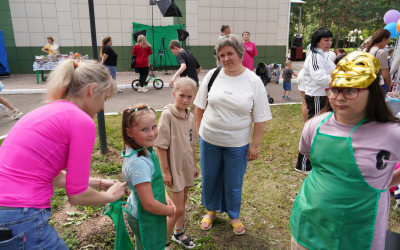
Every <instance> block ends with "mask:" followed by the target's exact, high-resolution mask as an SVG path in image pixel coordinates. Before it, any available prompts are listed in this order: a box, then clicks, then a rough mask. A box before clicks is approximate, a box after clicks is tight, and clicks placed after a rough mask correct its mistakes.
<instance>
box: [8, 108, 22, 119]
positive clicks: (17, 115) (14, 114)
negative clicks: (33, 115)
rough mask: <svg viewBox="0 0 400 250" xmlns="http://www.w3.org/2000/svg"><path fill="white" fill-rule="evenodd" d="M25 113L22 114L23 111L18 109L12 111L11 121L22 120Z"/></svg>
mask: <svg viewBox="0 0 400 250" xmlns="http://www.w3.org/2000/svg"><path fill="white" fill-rule="evenodd" d="M23 114H24V113H22V112H21V111H19V110H18V109H14V110H13V111H12V115H11V116H10V118H9V119H10V120H18V119H19V118H21V116H22V115H23Z"/></svg>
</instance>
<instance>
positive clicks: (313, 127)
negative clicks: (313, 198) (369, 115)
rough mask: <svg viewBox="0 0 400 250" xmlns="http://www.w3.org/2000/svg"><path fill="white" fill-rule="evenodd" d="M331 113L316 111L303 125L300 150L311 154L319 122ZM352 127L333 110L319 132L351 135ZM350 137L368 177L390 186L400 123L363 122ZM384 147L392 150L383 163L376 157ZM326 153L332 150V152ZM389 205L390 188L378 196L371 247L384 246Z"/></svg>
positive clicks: (399, 153) (398, 151) (379, 186)
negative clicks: (316, 113)
mask: <svg viewBox="0 0 400 250" xmlns="http://www.w3.org/2000/svg"><path fill="white" fill-rule="evenodd" d="M328 114H329V113H325V114H321V115H317V116H315V117H314V118H312V119H310V120H309V121H308V122H307V123H306V124H305V125H304V129H303V133H302V135H301V139H300V147H299V151H300V153H302V154H304V155H310V150H311V146H312V142H313V140H314V137H315V134H316V131H317V127H318V124H319V123H320V122H321V121H322V120H323V119H324V118H326V116H327V115H328ZM353 128H354V125H346V124H342V123H339V122H338V121H336V119H335V115H334V114H333V115H332V116H331V117H330V118H329V119H328V120H326V121H325V122H324V123H323V124H322V125H321V127H320V130H319V132H320V133H324V134H328V135H333V136H340V137H348V136H349V134H350V131H351V130H352V129H353ZM351 140H352V146H353V152H354V158H355V161H356V164H357V166H358V169H359V170H360V173H361V175H362V176H363V177H364V179H365V181H366V182H367V183H368V184H369V185H370V186H372V187H373V188H376V189H380V190H383V189H386V188H388V187H389V183H390V182H391V180H392V178H393V170H394V167H395V165H396V163H397V162H398V161H400V144H399V141H400V123H392V122H386V123H382V122H369V123H365V124H362V125H361V126H359V127H358V128H356V129H355V130H354V132H353V133H352V134H351ZM382 151H386V152H389V154H390V156H389V159H388V160H383V163H386V165H385V166H383V167H382V165H381V163H379V162H378V161H377V158H380V159H381V157H378V154H379V153H380V152H382ZM326 153H327V154H329V152H326ZM338 161H340V159H338ZM378 167H379V168H378ZM389 208H390V193H389V191H387V192H383V193H382V194H381V196H380V198H379V202H378V211H377V216H376V220H375V230H374V237H373V241H372V245H371V249H384V248H385V235H386V229H387V223H388V216H389ZM321 209H323V208H321Z"/></svg>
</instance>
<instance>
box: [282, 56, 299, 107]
mask: <svg viewBox="0 0 400 250" xmlns="http://www.w3.org/2000/svg"><path fill="white" fill-rule="evenodd" d="M292 75H294V76H297V74H296V73H294V72H293V70H292V61H290V60H286V62H285V69H284V70H283V72H282V77H283V96H282V98H283V99H286V100H288V101H290V100H292V99H290V97H289V93H290V91H291V90H292Z"/></svg>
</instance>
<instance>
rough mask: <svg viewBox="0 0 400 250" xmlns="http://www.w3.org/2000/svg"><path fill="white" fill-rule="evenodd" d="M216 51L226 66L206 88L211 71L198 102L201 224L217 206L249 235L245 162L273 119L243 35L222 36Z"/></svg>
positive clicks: (238, 230) (255, 151)
mask: <svg viewBox="0 0 400 250" xmlns="http://www.w3.org/2000/svg"><path fill="white" fill-rule="evenodd" d="M215 49H216V53H217V57H218V60H219V61H220V63H221V66H222V69H221V71H220V72H219V74H218V75H217V77H216V78H215V81H214V83H213V85H212V87H211V88H210V91H208V83H209V81H210V79H211V76H212V75H213V73H214V72H215V69H214V70H210V72H209V73H208V74H207V75H206V76H205V78H204V80H203V84H202V85H201V86H200V89H199V91H198V93H197V96H196V99H195V101H194V104H195V105H196V106H197V110H196V125H197V129H198V130H199V134H200V158H201V162H200V163H201V173H202V204H203V205H204V206H205V208H206V210H207V214H206V215H205V216H204V218H203V220H202V221H201V228H202V229H203V230H209V229H211V227H212V223H213V221H214V219H215V218H216V210H219V211H220V212H227V213H228V215H229V218H230V223H231V224H232V227H233V232H234V233H235V234H237V235H241V234H244V233H245V227H244V225H243V224H242V222H241V221H240V219H239V213H240V204H241V194H242V183H243V177H244V173H245V171H246V166H247V161H252V160H255V159H257V157H258V153H259V148H258V147H259V144H260V140H261V137H262V135H263V132H264V128H265V122H266V121H267V120H269V119H271V118H272V117H271V111H270V108H269V104H268V98H267V92H266V90H265V87H264V85H263V83H262V81H261V79H260V78H259V77H258V76H257V75H256V74H255V73H254V72H252V71H250V70H249V69H247V68H245V67H244V66H243V65H242V60H243V55H244V48H243V44H242V41H241V39H240V38H239V37H237V36H235V35H227V36H224V37H222V38H221V39H219V40H218V42H217V44H216V45H215ZM253 123H254V133H253V140H252V142H251V143H250V139H251V138H250V137H251V128H252V125H253Z"/></svg>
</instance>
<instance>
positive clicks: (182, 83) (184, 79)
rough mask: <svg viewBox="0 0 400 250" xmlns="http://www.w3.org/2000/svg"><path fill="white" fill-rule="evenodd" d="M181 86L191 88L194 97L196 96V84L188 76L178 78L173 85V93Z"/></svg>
mask: <svg viewBox="0 0 400 250" xmlns="http://www.w3.org/2000/svg"><path fill="white" fill-rule="evenodd" d="M183 86H185V87H190V88H192V89H193V92H194V95H196V92H197V84H196V82H195V81H194V80H193V79H192V78H190V77H188V76H185V77H181V78H179V79H178V80H177V81H176V82H175V84H174V91H178V90H179V88H181V87H183Z"/></svg>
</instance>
